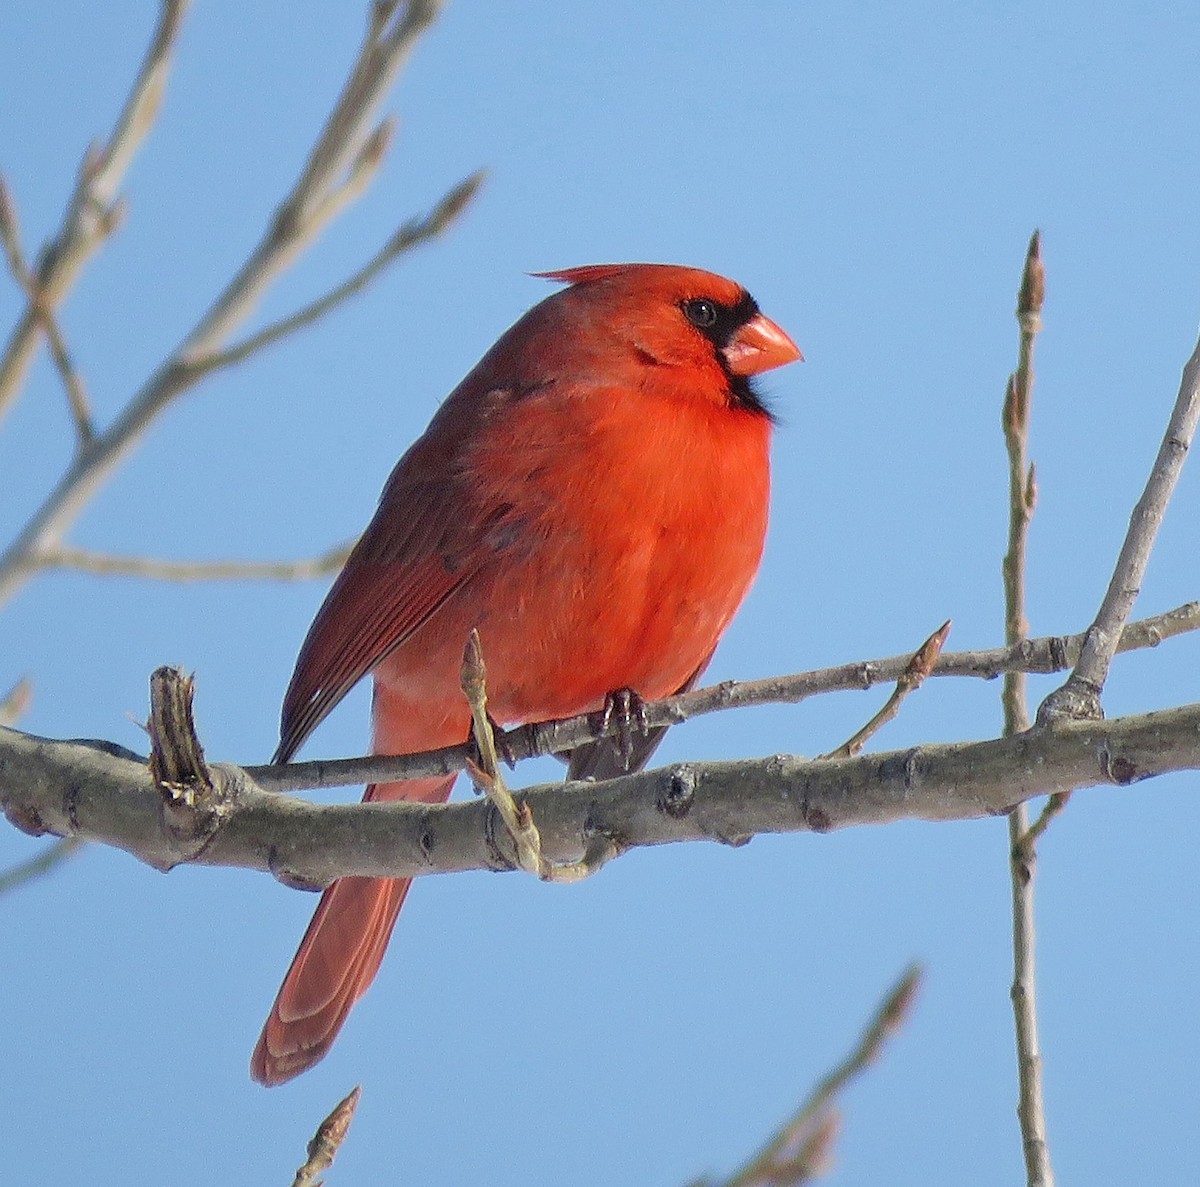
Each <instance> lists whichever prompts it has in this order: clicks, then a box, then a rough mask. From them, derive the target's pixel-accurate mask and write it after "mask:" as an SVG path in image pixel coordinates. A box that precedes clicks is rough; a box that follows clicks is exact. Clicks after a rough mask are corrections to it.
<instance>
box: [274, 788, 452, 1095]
mask: <svg viewBox="0 0 1200 1187" xmlns="http://www.w3.org/2000/svg"><path fill="white" fill-rule="evenodd" d="M453 783H454V777H453V776H451V777H449V778H438V779H413V780H410V781H408V782H405V783H382V784H375V785H372V786H371V787H368V788H367V793H366V796H365V797H364V798H365V799H368V800H390V799H404V800H419V801H422V802H424V803H442V802H444V801H445V800H446V798H447V797H448V796H449V794H450V788H451V786H452V785H453ZM411 884H412V879H411V878H340V879H338V881H336V882H334V883H333V884H332V885H331V886H330V887H329V888H328V889H327V890H326V891H325V893H324V894H323V895H322V896H321V902H320V905H319V906H318V907H317V910H316V914H314V915H313V918H312V922H311V923H310V924H309V925H308V930H307V931H306V932H305V933H304V939H302V940H301V941H300V947H299V950H298V951H297V952H296V955H295V958H294V959H293V960H292V965H291V968H289V969H288V972H287V976H286V977H285V978H284V979H283V985H282V986H281V987H280V989H279V993H278V995H277V996H276V998H275V1004H274V1005H273V1006H272V1007H271V1013H270V1015H269V1016H268V1018H267V1021H266V1024H265V1025H264V1026H263V1030H262V1034H261V1035H260V1036H259V1039H258V1044H257V1046H256V1047H255V1048H254V1054H253V1056H251V1059H250V1074H251V1075H252V1076H253V1077H254V1079H255V1080H257V1081H258V1082H259V1083H260V1084H266V1085H274V1084H282V1083H284V1082H285V1081H287V1080H290V1079H291V1078H292V1077H293V1076H298V1075H299V1074H300V1073H301V1072H303V1071H307V1070H308V1068H310V1067H312V1065H313V1064H314V1063H317V1062H318V1061H319V1060H321V1059H323V1058H324V1057H325V1054H326V1052H328V1050H329V1048H330V1047H331V1046H332V1045H333V1040H334V1039H335V1038H337V1034H338V1031H339V1030H341V1028H342V1023H343V1022H345V1021H346V1016H347V1015H348V1014H349V1013H350V1008H351V1007H352V1006H353V1005H354V1003H355V1002H356V1001H358V999H359V998H360V997H362V995H363V994H364V993H365V992H366V991H367V988H368V986H369V985H370V984H371V982H372V981H373V980H374V979H375V974H376V973H377V972H378V971H379V964H380V961H382V960H383V954H384V952H385V950H386V949H387V945H388V940H389V939H390V938H391V935H392V928H393V927H394V926H395V923H396V916H397V915H399V914H400V908H401V906H402V905H403V903H404V898H405V895H407V894H408V888H409V886H410V885H411Z"/></svg>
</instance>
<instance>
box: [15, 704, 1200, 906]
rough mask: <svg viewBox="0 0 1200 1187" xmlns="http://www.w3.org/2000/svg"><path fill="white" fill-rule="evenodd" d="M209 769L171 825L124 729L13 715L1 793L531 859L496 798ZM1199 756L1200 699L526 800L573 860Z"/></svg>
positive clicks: (434, 853)
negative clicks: (198, 794) (203, 786)
mask: <svg viewBox="0 0 1200 1187" xmlns="http://www.w3.org/2000/svg"><path fill="white" fill-rule="evenodd" d="M375 762H376V764H377V766H378V767H380V768H382V767H383V766H385V762H384V760H379V759H376V760H375ZM209 768H210V770H211V772H212V775H213V779H214V784H215V793H214V796H213V797H211V799H212V802H206V803H205V804H204V805H203V811H204V813H205V819H206V820H215V822H216V823H215V825H214V826H213V827H212V828H211V829H210V830H209V831H207V832H206V833H205V832H201V831H197V832H195V833H191V834H189V833H187V830H185V829H182V828H181V827H180V820H179V819H177V817H178V815H179V813H178V812H177V811H176V812H174V817H176V818H173V819H172V821H171V823H170V826H169V827H168V826H167V824H166V823H165V822H164V813H163V805H164V799H163V794H162V792H161V790H160V789H159V788H158V787H157V786H156V785H155V783H154V780H153V778H152V777H151V774H150V771H149V768H148V767H147V764H146V761H145V760H144V759H142V758H140V757H139V756H138V755H135V754H132V753H131V752H129V751H127V750H125V749H123V748H122V747H119V746H114V745H113V744H111V743H105V742H78V741H76V742H59V741H50V740H47V739H43V738H37V737H33V736H31V735H28V734H22V733H19V732H17V731H15V730H0V806H2V807H3V809H4V812H5V815H6V816H7V817H8V819H9V820H10V822H11V823H13V824H14V825H16V826H17V827H18V828H21V829H23V830H24V831H26V832H29V833H32V834H39V833H43V832H54V833H57V834H60V835H72V836H81V837H85V838H87V839H90V840H96V841H101V842H103V843H105V844H108V845H114V846H116V847H118V848H121V849H125V850H126V851H128V852H130V853H132V854H134V855H135V856H136V857H138V858H140V859H141V860H142V861H145V862H147V863H149V864H150V865H153V866H155V867H156V868H159V869H169V868H171V867H172V866H174V865H177V864H179V863H180V862H181V861H193V862H196V863H199V864H202V865H215V866H231V867H239V868H247V869H257V870H269V871H271V872H272V873H274V874H275V876H276V877H278V878H280V879H281V880H282V881H285V882H287V883H289V884H293V885H304V886H323V885H326V884H328V883H329V882H330V881H332V880H333V879H334V878H338V877H343V876H345V875H355V874H357V875H367V876H371V877H405V878H407V877H413V876H417V875H422V874H430V873H450V872H454V871H459V870H469V869H509V868H512V867H513V866H514V865H515V854H514V852H513V850H512V845H511V841H510V840H509V838H508V837H507V834H506V833H505V832H504V829H503V828H502V827H499V821H498V819H497V817H496V815H495V810H494V808H492V807H491V805H490V804H489V803H488V802H486V801H483V800H475V801H472V802H466V803H455V804H450V805H426V804H404V803H372V804H313V803H307V802H304V801H301V800H297V799H294V798H292V797H290V796H282V795H276V794H271V793H268V792H265V791H263V790H262V788H260V787H258V786H257V785H256V784H255V783H254V782H253V780H252V779H251V778H250V777H249V775H248V773H247V771H246V770H244V769H242V768H239V767H235V766H231V765H226V764H217V763H210V764H209ZM283 769H284V770H285V771H286V769H287V768H283ZM1195 769H1200V705H1186V706H1183V707H1181V708H1176V709H1167V710H1163V711H1161V712H1156V713H1147V714H1143V715H1139V716H1135V717H1125V718H1115V719H1113V720H1109V721H1080V722H1070V723H1064V724H1062V725H1061V726H1056V727H1055V728H1053V729H1034V730H1031V731H1029V732H1028V733H1025V734H1018V735H1016V736H1015V737H1010V738H998V739H994V740H992V741H987V742H960V743H953V744H948V745H928V746H916V747H912V748H911V749H908V750H902V751H893V752H890V753H883V754H871V755H866V756H862V757H859V758H852V759H838V760H815V761H807V760H805V759H802V758H798V757H793V756H789V755H775V756H772V757H769V758H763V759H757V760H752V761H743V762H709V763H676V764H674V765H672V766H668V767H663V768H660V769H658V770H653V771H643V772H640V773H638V774H634V775H627V776H624V777H622V778H620V779H613V780H611V781H609V782H606V783H600V784H597V783H587V782H582V783H567V784H561V783H554V784H549V785H545V786H540V787H536V788H531V789H529V790H528V791H525V792H522V793H519V794H518V801H519V802H524V803H526V804H527V805H528V807H529V809H530V811H531V812H532V814H533V818H534V819H535V820H536V821H537V825H538V829H539V832H540V834H541V839H542V851H543V854H544V855H545V856H546V858H547V859H548V860H551V861H556V862H563V863H568V862H573V861H577V860H579V859H580V858H581V857H582V856H583V855H584V854H585V852H586V851H587V850H588V848H589V846H590V845H592V843H593V842H594V841H595V839H596V838H607V839H608V840H609V841H611V842H612V844H613V846H614V847H615V848H616V849H617V851H619V852H624V851H625V850H628V849H630V848H634V847H637V846H642V845H659V844H664V843H666V842H670V841H696V840H715V841H721V842H724V843H726V844H741V843H743V842H744V841H746V840H747V839H748V838H750V837H751V836H754V835H755V834H757V833H762V832H775V833H786V832H805V831H812V832H826V831H828V830H830V829H834V828H846V827H850V826H852V825H856V824H884V823H889V822H891V821H896V820H906V819H920V820H967V819H972V818H975V817H980V816H987V815H994V814H998V813H1002V812H1007V811H1009V810H1011V808H1012V806H1013V805H1014V804H1015V803H1020V802H1022V801H1025V800H1028V799H1030V798H1031V797H1033V796H1039V795H1045V794H1047V793H1048V792H1054V791H1063V790H1066V789H1068V788H1072V787H1075V788H1083V787H1096V786H1126V785H1128V784H1130V783H1133V782H1136V781H1139V780H1142V779H1147V778H1150V777H1152V776H1154V775H1161V774H1165V773H1167V772H1169V771H1181V770H1195ZM378 777H379V778H381V779H382V778H383V776H378ZM185 806H186V805H185ZM175 807H178V805H176V806H175ZM206 827H207V826H206Z"/></svg>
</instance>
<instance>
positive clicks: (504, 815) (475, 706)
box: [460, 628, 544, 876]
mask: <svg viewBox="0 0 1200 1187" xmlns="http://www.w3.org/2000/svg"><path fill="white" fill-rule="evenodd" d="M460 684H461V685H462V690H463V695H464V696H465V697H466V698H467V704H468V705H470V707H471V728H472V731H473V732H474V735H475V745H476V747H477V748H478V750H479V759H480V762H479V765H478V766H476V765H475V763H471V764H470V766H469V768H468V769H469V770H470V772H471V778H472V780H473V781H474V782H475V784H476V786H477V787H479V789H480V790H481V791H484V792H486V793H487V797H488V799H490V800H491V801H492V803H493V804H494V805H495V806H496V811H498V812H499V813H500V819H501V820H503V821H504V827H505V828H506V829H508V833H509V836H511V837H512V839H513V844H515V845H516V847H517V865H518V866H520V868H521V869H523V870H524V871H525V872H526V873H529V874H537V875H539V876H540V875H541V873H542V866H543V864H544V863H543V861H542V839H541V837H540V836H539V835H538V830H537V825H536V824H534V823H533V816H532V815H531V814H530V812H529V809H528V808H527V807H526V806H525V805H524V804H518V803H517V801H516V800H514V799H513V797H512V793H511V792H510V791H509V790H508V788H507V787H506V786H505V784H504V776H503V775H502V774H501V772H500V758H499V755H498V754H497V752H496V734H495V731H494V730H493V729H492V723H491V721H490V720H488V713H487V667H486V665H485V664H484V662H483V646H482V644H481V643H480V641H479V632H478V631H477V630H475V629H474V628H472V630H471V635H470V637H469V638H468V639H467V646H466V650H465V651H464V652H463V662H462V672H461V679H460Z"/></svg>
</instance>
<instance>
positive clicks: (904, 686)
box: [821, 619, 950, 758]
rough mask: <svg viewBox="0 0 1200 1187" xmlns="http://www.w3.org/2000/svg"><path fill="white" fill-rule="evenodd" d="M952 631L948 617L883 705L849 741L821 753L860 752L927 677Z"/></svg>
mask: <svg viewBox="0 0 1200 1187" xmlns="http://www.w3.org/2000/svg"><path fill="white" fill-rule="evenodd" d="M949 634H950V620H949V619H947V620H946V621H945V622H944V623H942V625H941V626H940V627H938V629H937V630H936V631H934V632H933V634H932V635H930V636H929V638H928V639H926V640H925V642H924V643H922V644H921V646H920V647H918V648H917V650H916V652H915V653H914V655H913V657H912V659H910V660H909V661H908V666H907V667H906V668H905V669H904V671H903V672H902V673H901V675H900V679H899V680H897V681H896V687H895V689H894V690H893V692H892V695H891V696H890V697H888V699H887V700H886V701H885V702H884V704H883V708H882V709H880V710H879V712H878V713H876V714H875V716H874V717H872V718H871V720H870V721H868V722H867V724H866V725H864V726H863V727H862V729H860V730H858V731H857V732H856V733H855V734H854V736H853V737H851V738H850V739H849V740H848V741H846V742H843V743H842V745H841V746H839V747H838V748H837V749H836V750H834V751H833V752H832V753H830V754H824V755H822V756H821V757H822V758H852V757H853V756H854V755H856V754H860V753H861V752H862V748H863V747H864V746H865V745H866V744H867V743H868V742H869V741H870V740H871V738H872V737H874V736H875V735H876V734H877V733H878V732H879V731H880V730H881V729H882V728H883V727H884V726H885V725H887V723H888V722H889V721H891V720H892V719H893V718H894V717H895V716H896V715H897V714H898V713H899V712H900V706H901V705H902V704H903V702H904V698H905V697H907V696H908V694H909V693H911V692H913V691H914V690H915V689H918V688H920V687H921V685H922V683H923V682H924V680H925V677H926V676H928V675H930V674H931V673H932V671H933V665H934V664H935V663H937V657H938V656H939V655H940V654H941V652H942V647H943V646H944V644H945V642H946V637H947V636H948V635H949Z"/></svg>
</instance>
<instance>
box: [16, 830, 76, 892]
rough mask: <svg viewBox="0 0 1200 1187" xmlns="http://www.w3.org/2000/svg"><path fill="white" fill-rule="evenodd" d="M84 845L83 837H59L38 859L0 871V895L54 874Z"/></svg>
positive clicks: (34, 858)
mask: <svg viewBox="0 0 1200 1187" xmlns="http://www.w3.org/2000/svg"><path fill="white" fill-rule="evenodd" d="M84 844H85V841H84V840H83V838H82V837H59V839H58V840H57V841H55V842H54V843H53V844H52V845H49V846H48V847H47V848H46V849H44V850H43V851H42V852H41V853H39V854H38V855H37V857H31V858H30V859H29V860H28V861H22V862H19V863H18V864H17V865H15V866H9V868H8V869H7V870H0V894H7V893H8V892H9V891H10V890H16V889H17V887H19V886H24V885H26V884H27V883H29V882H33V881H36V880H37V879H38V878H43V877H45V876H46V875H47V874H50V873H53V872H54V871H55V870H56V869H58V867H59V866H60V865H62V863H63V862H64V861H66V859H67V858H68V857H70V856H71V855H72V854H73V853H78V852H79V850H80V849H82V848H83V846H84Z"/></svg>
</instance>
